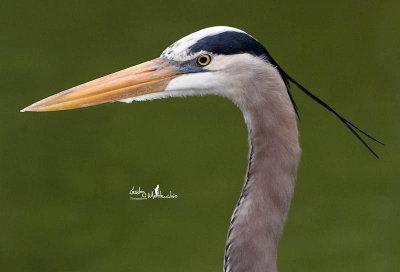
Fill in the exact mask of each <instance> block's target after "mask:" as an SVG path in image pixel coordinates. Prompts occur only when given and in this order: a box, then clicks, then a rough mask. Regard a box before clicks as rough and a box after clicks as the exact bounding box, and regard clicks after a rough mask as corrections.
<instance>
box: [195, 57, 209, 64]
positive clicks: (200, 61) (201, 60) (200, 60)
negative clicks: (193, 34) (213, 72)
mask: <svg viewBox="0 0 400 272" xmlns="http://www.w3.org/2000/svg"><path fill="white" fill-rule="evenodd" d="M196 62H197V64H198V65H201V66H206V65H207V64H209V63H210V62H211V56H210V55H201V56H199V57H198V58H197V61H196Z"/></svg>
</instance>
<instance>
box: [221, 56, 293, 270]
mask: <svg viewBox="0 0 400 272" xmlns="http://www.w3.org/2000/svg"><path fill="white" fill-rule="evenodd" d="M256 77H257V78H254V80H252V81H250V82H253V83H252V84H251V86H243V91H244V92H245V95H244V97H243V100H242V101H240V102H237V104H238V105H239V107H240V108H241V110H242V112H243V114H244V117H245V121H246V124H247V126H248V130H249V144H250V155H249V165H248V170H247V175H246V178H245V183H244V186H243V189H242V193H241V195H240V198H239V201H238V203H237V205H236V208H235V210H234V213H233V215H232V218H231V224H230V227H229V232H228V238H227V243H226V247H225V260H224V271H225V272H245V271H246V272H258V271H263V272H275V271H277V267H276V258H277V249H278V241H279V237H280V235H281V233H282V229H283V226H284V224H285V221H286V217H287V214H288V211H289V207H290V201H291V199H292V196H293V191H294V182H295V177H296V172H297V164H298V159H299V157H300V147H299V143H298V131H297V125H296V118H295V113H294V110H293V107H292V104H291V102H290V99H289V96H288V94H287V91H286V87H285V85H284V83H283V80H282V78H281V77H280V75H279V73H278V72H277V70H276V69H275V68H274V67H272V66H271V65H268V64H266V65H264V67H263V68H262V71H260V72H259V73H256ZM247 82H249V81H247ZM257 84H259V85H257Z"/></svg>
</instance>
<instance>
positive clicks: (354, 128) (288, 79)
mask: <svg viewBox="0 0 400 272" xmlns="http://www.w3.org/2000/svg"><path fill="white" fill-rule="evenodd" d="M268 55H269V54H268ZM268 58H269V60H270V61H271V63H272V64H273V65H275V66H276V68H277V69H278V71H279V73H280V75H281V76H282V78H283V81H284V82H285V85H286V88H287V91H288V94H289V97H290V100H291V101H292V104H293V107H294V109H295V111H296V114H297V117H298V118H299V120H300V116H299V111H298V108H297V105H296V103H295V102H294V99H293V97H292V95H291V93H290V82H292V83H293V84H294V85H296V86H297V87H298V88H299V89H300V90H302V91H303V92H304V93H305V94H306V95H308V96H309V97H311V98H312V99H313V100H314V101H316V102H317V103H318V104H320V105H322V106H323V107H324V108H325V109H327V110H328V111H330V112H332V113H333V114H334V115H335V116H336V117H337V118H339V120H340V121H341V122H342V123H343V124H344V125H345V126H346V127H347V128H348V129H349V130H350V131H351V132H352V133H353V134H354V136H356V137H357V139H358V140H360V142H361V143H362V144H363V145H364V146H365V147H366V148H367V149H368V150H369V151H370V152H371V153H372V154H373V155H374V156H375V157H376V158H379V156H378V155H377V154H376V153H375V151H373V150H372V148H371V147H370V146H369V145H368V144H367V143H366V142H365V141H364V140H363V138H361V136H360V134H359V133H357V131H358V132H360V133H362V134H364V135H365V136H367V137H368V138H370V139H371V140H373V141H375V142H377V143H380V144H381V145H384V144H383V143H382V142H380V141H379V140H377V139H375V138H374V137H372V136H371V135H369V134H368V133H366V132H365V131H363V130H362V129H360V128H359V127H357V126H356V125H354V124H353V123H352V122H350V121H349V120H347V119H346V118H344V117H343V116H341V115H340V114H339V113H337V112H336V111H335V110H334V109H333V108H332V107H330V106H329V105H328V104H326V103H325V102H324V101H322V100H321V99H319V98H318V97H316V96H315V95H314V94H312V93H311V92H310V91H309V90H307V89H306V88H304V87H303V86H302V85H301V84H300V83H298V82H297V81H296V80H294V79H293V78H292V77H291V76H289V75H288V74H287V73H286V72H285V71H283V69H282V68H281V67H280V66H279V65H278V64H277V63H276V61H274V60H273V58H272V57H271V56H270V55H269V56H268Z"/></svg>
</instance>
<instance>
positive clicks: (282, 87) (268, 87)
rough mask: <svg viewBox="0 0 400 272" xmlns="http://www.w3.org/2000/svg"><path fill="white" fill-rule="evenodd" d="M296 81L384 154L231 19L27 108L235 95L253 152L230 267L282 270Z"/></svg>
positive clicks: (230, 241) (231, 238)
mask: <svg viewBox="0 0 400 272" xmlns="http://www.w3.org/2000/svg"><path fill="white" fill-rule="evenodd" d="M289 82H292V83H293V84H295V85H296V86H297V87H299V88H300V89H301V90H302V91H303V92H305V93H306V94H307V95H308V96H310V97H311V98H313V99H314V100H315V101H317V102H318V103H319V104H321V105H323V106H324V107H325V108H327V109H328V110H329V111H331V112H332V113H333V114H335V115H336V116H337V117H338V118H339V119H340V121H342V122H343V123H344V124H345V125H346V126H347V127H348V128H349V129H350V130H351V132H352V133H353V134H354V135H355V136H356V137H357V138H358V139H359V140H360V141H361V142H362V143H363V144H364V145H365V146H366V147H367V148H368V149H369V150H370V151H371V152H372V154H374V155H375V156H377V155H376V154H375V153H374V151H372V149H371V148H370V147H369V146H368V145H367V144H366V143H365V142H364V141H363V139H362V138H361V137H360V136H359V134H358V133H357V131H358V132H361V133H362V134H364V135H365V136H367V137H369V138H371V139H373V140H375V139H374V138H372V137H371V136H369V135H368V134H366V133H365V132H363V131H362V130H360V129H359V128H357V127H356V126H355V125H354V124H352V123H351V122H349V121H348V120H346V119H345V118H344V117H342V116H341V115H339V114H338V113H337V112H336V111H334V110H333V109H332V108H331V107H329V106H328V105H327V104H325V103H324V102H323V101H321V100H320V99H318V98H317V97H316V96H314V95H313V94H311V93H310V92H309V91H308V90H306V89H305V88H304V87H303V86H301V85H300V84H299V83H298V82H296V81H295V80H294V79H293V78H292V77H290V76H289V75H288V74H287V73H286V72H284V71H283V70H282V68H281V67H280V66H278V64H277V63H276V62H275V61H274V59H273V58H272V57H271V56H270V54H269V53H268V52H267V50H266V49H265V48H264V47H263V46H262V45H261V44H260V43H259V42H258V41H257V40H256V39H254V38H253V37H252V36H250V35H248V34H247V33H245V32H243V31H241V30H239V29H236V28H232V27H224V26H218V27H210V28H206V29H203V30H200V31H198V32H195V33H192V34H190V35H188V36H186V37H184V38H182V39H180V40H179V41H177V42H175V43H174V44H172V45H171V46H169V47H168V48H167V49H165V51H164V52H163V53H162V54H161V56H160V57H159V58H157V59H154V60H151V61H148V62H145V63H143V64H139V65H137V66H133V67H131V68H127V69H125V70H122V71H119V72H117V73H114V74H111V75H108V76H104V77H102V78H99V79H96V80H93V81H90V82H88V83H85V84H82V85H79V86H77V87H74V88H71V89H68V90H66V91H63V92H61V93H58V94H55V95H53V96H50V97H48V98H46V99H43V100H41V101H39V102H37V103H35V104H33V105H31V106H29V107H27V108H25V109H23V110H22V111H56V110H66V109H74V108H81V107H88V106H92V105H97V104H101V103H106V102H114V101H122V102H126V103H130V102H132V101H143V100H152V99H158V98H166V97H178V96H192V95H209V94H213V95H220V96H223V97H227V98H228V99H230V100H232V101H233V102H234V103H235V104H236V105H237V106H238V107H239V108H240V109H241V111H242V112H243V115H244V119H245V122H246V124H247V127H248V132H249V145H250V152H249V164H248V169H247V175H246V178H245V182H244V186H243V189H242V192H241V194H240V198H239V201H238V203H237V205H236V208H235V210H234V212H233V215H232V217H231V221H230V226H229V231H228V237H227V242H226V247H225V258H224V271H226V272H228V271H229V272H244V271H246V272H249V271H268V272H272V271H277V267H276V257H277V247H278V241H279V237H280V234H281V232H282V229H283V226H284V223H285V221H286V217H287V214H288V211H289V207H290V201H291V198H292V195H293V190H294V183H295V177H296V172H297V165H298V160H299V157H300V146H299V142H298V131H297V124H296V113H297V107H296V104H295V103H294V101H293V99H292V96H291V94H290V91H289ZM375 141H377V140H375Z"/></svg>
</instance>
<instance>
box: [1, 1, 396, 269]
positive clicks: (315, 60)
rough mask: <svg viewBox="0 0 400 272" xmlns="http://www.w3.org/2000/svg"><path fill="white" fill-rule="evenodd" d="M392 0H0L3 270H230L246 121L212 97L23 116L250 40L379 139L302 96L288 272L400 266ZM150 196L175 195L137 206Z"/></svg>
mask: <svg viewBox="0 0 400 272" xmlns="http://www.w3.org/2000/svg"><path fill="white" fill-rule="evenodd" d="M399 10H400V2H399V1H344V0H343V1H330V2H329V1H265V0H264V1H261V0H260V1H242V2H239V1H238V2H233V1H218V2H217V1H188V0H186V1H162V0H153V1H147V2H146V1H119V0H114V1H103V0H102V1H91V2H90V1H82V0H79V1H78V0H73V1H27V0H26V1H10V0H6V1H4V0H3V1H2V2H1V4H0V34H1V35H0V39H1V43H0V58H1V63H0V75H1V92H0V103H1V115H0V118H1V129H0V148H1V150H0V206H1V209H0V270H1V271H42V272H44V271H96V272H99V271H221V270H222V262H223V254H224V244H225V238H226V232H227V229H228V225H229V218H230V216H231V213H232V211H233V208H234V205H235V203H236V200H237V199H238V196H239V192H240V189H241V186H242V183H243V180H244V175H245V172H246V167H247V154H248V144H247V130H246V128H245V125H244V122H243V117H242V115H241V112H240V111H239V110H238V109H237V108H236V107H235V106H234V105H233V104H232V103H231V102H230V101H228V100H225V99H223V98H219V97H191V98H186V99H170V100H159V101H152V102H146V103H144V102H137V103H133V104H129V105H127V104H122V103H114V104H107V105H102V106H97V107H93V108H88V109H81V110H73V111H64V112H53V113H39V114H37V113H20V112H19V110H20V109H22V108H23V107H25V106H27V105H30V104H31V103H33V102H35V101H37V100H39V99H41V98H44V97H46V96H49V95H51V94H54V93H56V92H58V91H61V90H64V89H67V88H69V87H72V86H75V85H78V84H80V83H83V82H86V81H89V80H91V79H94V78H97V77H100V76H102V75H105V74H109V73H111V72H114V71H118V70H120V69H122V68H126V67H129V66H132V65H134V64H137V63H141V62H143V61H145V60H149V59H152V58H155V57H158V56H159V54H160V53H161V52H162V51H163V50H164V48H166V47H167V46H168V45H170V44H171V43H173V42H174V41H175V40H177V39H179V38H181V37H183V36H185V35H187V34H189V33H191V32H194V31H196V30H199V29H201V28H204V27H208V26H213V25H230V26H234V27H238V28H241V29H243V30H245V31H247V32H248V33H250V34H251V35H253V36H254V37H256V38H257V39H258V40H259V41H261V42H262V43H263V44H264V45H265V47H266V48H267V49H268V50H269V52H270V53H271V55H272V56H273V57H274V58H275V59H276V60H277V61H278V63H279V64H280V65H281V66H282V67H284V69H285V70H286V71H287V72H288V73H289V74H290V75H292V76H293V77H294V78H295V79H297V80H298V81H300V82H301V83H302V84H304V85H305V86H306V87H308V88H309V89H311V90H312V91H313V92H314V93H315V94H317V95H318V96H319V97H321V98H322V99H324V100H326V101H327V102H328V103H329V104H331V105H333V106H334V108H336V109H337V110H338V111H339V112H341V113H343V115H344V116H346V117H348V118H349V119H350V120H351V121H354V123H356V124H357V125H359V126H360V127H361V128H363V129H365V130H366V131H368V132H370V133H371V134H372V135H374V136H376V137H377V138H378V139H381V140H382V141H383V142H385V143H386V147H381V146H378V145H374V144H373V143H372V145H373V147H374V148H375V150H376V151H377V153H378V154H380V155H381V159H379V160H377V159H375V158H374V157H373V156H372V155H371V154H370V153H368V152H367V150H366V149H365V148H364V147H363V146H362V145H361V144H360V143H359V142H358V141H357V140H356V139H355V137H353V136H352V135H351V133H350V132H349V131H348V130H347V129H346V128H345V127H344V126H343V125H342V124H341V123H340V122H339V121H338V120H337V119H336V118H335V117H333V115H331V114H329V113H328V112H327V111H325V110H324V109H323V108H322V107H320V106H319V105H317V104H316V103H314V102H313V101H311V100H310V99H309V98H307V97H306V96H305V95H304V94H302V93H301V92H300V91H299V90H297V89H294V90H293V93H294V97H295V99H296V101H297V104H298V105H299V107H300V113H301V117H302V122H301V123H299V129H300V133H301V145H302V149H303V155H302V159H301V163H300V168H299V174H298V179H297V187H296V193H295V197H294V199H293V201H292V209H291V211H290V215H289V218H288V222H287V225H286V227H285V231H284V235H283V237H282V239H281V242H280V246H279V259H278V266H279V269H280V271H335V272H336V271H399V270H398V269H399V267H400V260H399V258H400V257H399V256H400V238H399V233H398V232H399V228H400V218H399V216H400V214H399V211H400V203H399V202H400V201H399V197H398V196H399V194H400V192H399V190H400V182H399V168H400V167H399V159H400V145H399V143H398V140H399V136H400V127H399V124H400V122H399V121H400V118H399V114H400V110H399V107H398V105H399V103H400V95H399V67H400V55H399V51H400V50H399V47H400V35H399V29H400V19H399V15H398V14H399ZM157 184H160V187H161V189H162V190H163V191H168V190H172V191H173V192H175V193H177V194H178V195H179V198H178V199H175V200H147V201H142V202H140V201H132V200H129V191H130V189H131V188H132V186H134V185H135V186H141V188H142V189H145V190H147V191H150V190H152V189H153V188H154V187H155V186H156V185H157Z"/></svg>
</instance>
